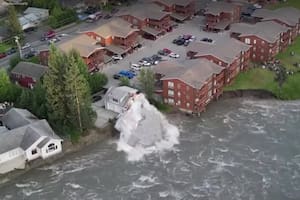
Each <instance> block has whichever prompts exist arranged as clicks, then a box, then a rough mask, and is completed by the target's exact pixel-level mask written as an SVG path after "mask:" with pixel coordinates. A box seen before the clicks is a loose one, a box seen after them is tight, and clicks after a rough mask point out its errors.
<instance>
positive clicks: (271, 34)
mask: <svg viewBox="0 0 300 200" xmlns="http://www.w3.org/2000/svg"><path fill="white" fill-rule="evenodd" d="M230 32H231V36H232V37H234V38H236V39H238V40H240V41H242V42H244V43H246V44H249V45H252V48H251V60H253V61H255V62H267V61H272V60H273V59H274V58H275V56H276V55H277V54H278V52H280V51H282V50H284V49H286V48H287V46H288V44H289V41H290V35H289V28H288V27H286V26H283V25H281V24H278V23H276V22H273V21H264V22H258V23H256V24H246V23H236V24H232V25H231V28H230Z"/></svg>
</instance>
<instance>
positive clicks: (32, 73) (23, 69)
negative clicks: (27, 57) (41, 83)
mask: <svg viewBox="0 0 300 200" xmlns="http://www.w3.org/2000/svg"><path fill="white" fill-rule="evenodd" d="M47 70H48V67H47V66H44V65H40V64H35V63H31V62H19V63H18V64H17V65H16V66H15V67H14V68H13V69H12V70H11V73H12V74H18V75H23V76H27V77H31V78H34V79H35V80H39V79H40V78H41V77H42V76H43V75H44V74H45V73H46V72H47Z"/></svg>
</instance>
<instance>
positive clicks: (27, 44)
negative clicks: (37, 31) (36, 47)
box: [21, 42, 31, 50]
mask: <svg viewBox="0 0 300 200" xmlns="http://www.w3.org/2000/svg"><path fill="white" fill-rule="evenodd" d="M30 47H31V44H30V43H28V42H27V43H26V44H25V45H24V46H22V47H21V49H22V50H24V49H28V48H30Z"/></svg>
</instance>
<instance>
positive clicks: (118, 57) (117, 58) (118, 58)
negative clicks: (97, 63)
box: [111, 55, 123, 60]
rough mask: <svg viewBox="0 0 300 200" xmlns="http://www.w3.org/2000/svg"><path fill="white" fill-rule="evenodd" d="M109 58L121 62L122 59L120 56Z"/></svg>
mask: <svg viewBox="0 0 300 200" xmlns="http://www.w3.org/2000/svg"><path fill="white" fill-rule="evenodd" d="M111 58H112V59H113V60H123V57H122V56H120V55H113V56H112V57H111Z"/></svg>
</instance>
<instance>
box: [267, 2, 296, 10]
mask: <svg viewBox="0 0 300 200" xmlns="http://www.w3.org/2000/svg"><path fill="white" fill-rule="evenodd" d="M287 6H290V7H295V8H298V9H300V1H299V0H287V1H286V2H280V3H277V4H273V5H269V6H268V7H267V8H269V9H276V8H281V7H287Z"/></svg>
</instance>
